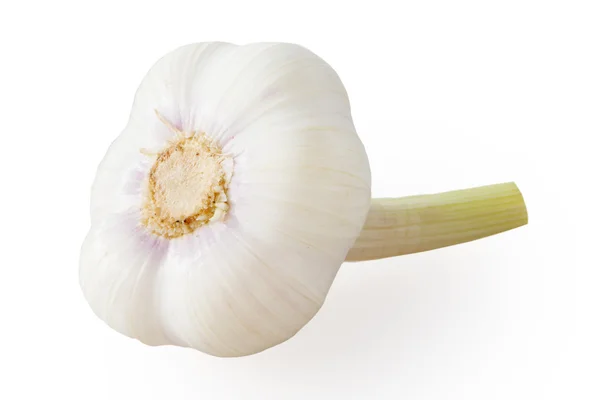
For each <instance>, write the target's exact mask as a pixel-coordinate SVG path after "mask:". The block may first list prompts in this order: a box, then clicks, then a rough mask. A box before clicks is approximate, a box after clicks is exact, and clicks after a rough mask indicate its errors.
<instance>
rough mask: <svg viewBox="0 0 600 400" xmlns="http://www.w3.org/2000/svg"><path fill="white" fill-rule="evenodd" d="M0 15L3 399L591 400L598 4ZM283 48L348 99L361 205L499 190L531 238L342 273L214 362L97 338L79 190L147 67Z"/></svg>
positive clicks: (598, 301) (335, 5) (137, 4)
mask: <svg viewBox="0 0 600 400" xmlns="http://www.w3.org/2000/svg"><path fill="white" fill-rule="evenodd" d="M351 4H352V2H351V1H339V2H333V1H325V0H321V1H306V0H302V1H297V2H284V1H242V0H239V1H237V2H235V1H219V0H214V1H199V0H196V1H175V0H170V1H161V2H157V1H104V2H85V1H71V2H68V1H12V2H9V1H6V2H2V5H0V43H1V47H0V49H1V53H0V71H1V74H0V133H1V139H0V149H1V152H0V191H1V197H0V205H1V207H0V210H1V214H0V215H1V221H2V222H1V224H0V237H1V238H2V242H1V243H2V245H1V246H2V254H3V259H2V262H1V268H2V275H1V279H0V398H1V399H7V400H9V399H10V400H12V399H47V398H61V399H86V400H94V399H112V400H125V399H127V400H131V399H215V400H217V399H308V398H310V399H312V398H315V399H337V398H340V399H343V398H346V399H401V398H403V399H478V400H480V399H486V400H492V399H578V400H584V399H599V398H600V383H599V381H600V346H599V339H600V324H599V318H600V294H599V293H600V290H599V287H600V272H599V271H600V262H599V260H598V256H597V251H596V250H597V248H598V246H599V245H600V242H599V238H600V233H599V230H598V213H597V210H598V208H599V206H600V204H599V198H598V196H597V194H598V187H597V186H598V184H599V182H598V174H597V173H598V171H600V168H598V162H597V157H598V141H597V139H598V136H599V133H600V23H599V21H600V12H599V10H598V7H597V4H598V2H597V1H574V0H570V1H548V0H545V1H525V0H519V1H438V2H433V1H418V2H417V1H410V2H409V1H387V2H386V1H375V0H369V1H361V2H355V3H354V5H351ZM208 40H220V41H231V42H235V43H239V44H242V43H248V42H254V41H289V42H295V43H299V44H302V45H304V46H306V47H308V48H309V49H311V50H313V51H314V52H316V53H317V54H319V55H320V56H321V57H323V58H324V59H325V60H326V61H328V62H329V63H330V64H331V65H332V66H333V67H334V68H335V69H336V70H337V71H338V73H339V75H340V76H341V78H342V80H343V81H344V83H345V85H346V88H347V90H348V92H349V94H350V98H351V102H352V107H353V115H354V118H355V123H356V126H357V129H358V131H359V134H360V135H361V138H362V140H363V141H364V144H365V146H366V148H367V151H368V153H369V156H370V160H371V165H372V173H373V194H374V195H375V196H399V195H409V194H418V193H430V192H436V191H444V190H450V189H459V188H466V187H471V186H476V185H485V184H491V183H497V182H504V181H516V182H517V184H518V185H519V187H520V188H521V190H522V192H523V194H524V196H525V199H526V201H527V205H528V209H529V215H530V224H529V225H528V226H526V227H524V228H519V229H517V230H514V231H511V232H508V233H504V234H502V235H498V236H496V237H492V238H488V239H484V240H480V241H477V242H473V243H469V244H464V245H460V246H456V247H452V248H447V249H442V250H438V251H434V252H429V253H423V254H416V255H410V256H405V257H401V258H397V259H390V260H386V261H377V262H365V263H359V264H352V265H345V266H343V267H342V269H341V271H340V273H339V276H338V278H337V279H336V281H335V283H334V285H333V287H332V289H331V292H330V295H329V297H328V300H327V302H326V303H325V305H324V307H323V309H322V311H321V312H320V313H319V314H318V315H317V317H316V318H315V319H314V320H313V321H312V322H311V323H310V324H309V325H307V326H306V328H305V329H303V330H302V331H301V332H300V333H299V334H298V335H297V336H295V337H294V338H293V339H291V340H290V341H288V342H287V343H285V344H283V345H280V346H278V347H276V348H273V349H270V350H268V351H266V352H264V353H261V354H258V355H255V356H250V357H245V358H238V359H219V358H215V357H211V356H207V355H204V354H202V353H199V352H195V351H193V350H189V349H180V348H173V347H162V348H151V347H147V346H144V345H142V344H140V343H138V342H136V341H133V340H130V339H127V338H125V337H123V336H121V335H119V334H117V333H116V332H113V331H111V330H110V329H109V328H108V327H107V326H106V325H104V324H103V323H102V322H101V321H100V320H98V319H97V318H96V317H95V316H94V315H93V313H92V312H91V310H90V309H89V308H88V306H87V304H86V302H85V300H84V298H83V296H82V294H81V293H80V290H79V287H78V257H79V246H80V244H81V241H82V240H83V237H84V235H85V233H86V231H87V229H88V226H89V225H88V224H89V219H88V218H89V217H88V204H89V194H90V193H89V189H90V185H91V182H92V179H93V177H94V174H95V169H96V166H97V164H98V163H99V161H100V160H101V158H102V156H103V155H104V152H105V150H106V148H107V146H108V145H109V143H110V142H111V141H112V140H113V139H114V138H115V136H116V135H118V133H119V132H120V130H121V129H122V128H123V127H124V125H125V122H126V120H127V118H128V113H129V109H130V106H131V102H132V99H133V94H134V92H135V90H136V87H137V85H138V84H139V82H140V81H141V79H142V78H143V76H144V74H145V73H146V71H147V70H148V68H149V67H150V66H151V65H152V64H153V63H154V62H155V61H156V60H157V59H158V58H159V57H161V56H162V55H163V54H164V53H166V52H168V51H170V50H172V49H174V48H175V47H178V46H180V45H183V44H187V43H190V42H196V41H208Z"/></svg>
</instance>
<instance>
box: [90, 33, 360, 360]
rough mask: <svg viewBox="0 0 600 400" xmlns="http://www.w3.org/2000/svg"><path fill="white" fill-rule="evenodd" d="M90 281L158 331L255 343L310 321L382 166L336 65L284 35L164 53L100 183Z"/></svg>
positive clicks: (143, 326)
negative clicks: (375, 166)
mask: <svg viewBox="0 0 600 400" xmlns="http://www.w3.org/2000/svg"><path fill="white" fill-rule="evenodd" d="M91 203H92V204H91V228H90V231H89V233H88V235H87V237H86V239H85V241H84V243H83V246H82V251H81V259H80V284H81V287H82V290H83V293H84V295H85V297H86V299H87V301H88V302H89V304H90V306H91V308H92V309H93V311H94V312H95V313H96V315H97V316H98V317H100V318H101V319H102V320H104V321H105V322H106V323H107V324H108V325H109V326H111V327H112V328H113V329H115V330H117V331H118V332H120V333H122V334H124V335H127V336H129V337H132V338H136V339H139V340H140V341H141V342H143V343H146V344H149V345H166V344H171V345H177V346H185V347H192V348H195V349H197V350H200V351H202V352H205V353H208V354H212V355H216V356H224V357H227V356H243V355H249V354H253V353H257V352H260V351H262V350H265V349H267V348H269V347H272V346H274V345H277V344H279V343H281V342H283V341H285V340H287V339H289V338H290V337H292V336H293V335H294V334H295V333H296V332H298V331H299V330H300V329H301V328H302V327H303V326H304V325H305V324H306V323H307V322H308V321H309V320H310V319H311V318H312V317H313V316H314V315H315V314H316V313H317V311H318V310H319V308H320V307H321V305H322V304H323V302H324V300H325V297H326V296H327V293H328V291H329V288H330V286H331V284H332V282H333V279H334V277H335V275H336V273H337V271H338V269H339V267H340V265H341V264H342V263H343V262H344V260H345V258H346V255H347V253H348V251H349V249H350V248H351V247H352V246H353V244H354V242H355V240H356V238H357V237H358V235H359V233H360V232H361V228H362V227H363V224H364V223H365V219H366V217H367V213H368V211H369V206H370V204H371V176H370V169H369V163H368V159H367V155H366V152H365V149H364V147H363V145H362V143H361V141H360V139H359V137H358V135H357V134H356V131H355V128H354V125H353V122H352V117H351V113H350V105H349V101H348V96H347V94H346V91H345V89H344V86H343V85H342V82H341V81H340V79H339V78H338V76H337V74H336V73H335V72H334V70H333V69H332V68H331V67H330V66H329V65H328V64H327V63H325V62H324V61H323V60H322V59H321V58H319V57H318V56H316V55H315V54H313V53H312V52H310V51H308V50H306V49H305V48H303V47H300V46H297V45H293V44H285V43H256V44H250V45H245V46H237V45H233V44H228V43H198V44H192V45H188V46H184V47H181V48H179V49H177V50H175V51H173V52H172V53H169V54H167V55H166V56H164V57H163V58H162V59H160V60H159V61H158V62H157V63H156V64H155V65H154V66H153V67H152V68H151V70H150V71H149V72H148V74H147V76H146V77H145V78H144V80H143V81H142V83H141V85H140V87H139V89H138V91H137V93H136V95H135V100H134V104H133V107H132V111H131V115H130V119H129V121H128V123H127V126H126V127H125V129H124V130H123V131H122V132H121V134H120V135H119V136H118V137H117V139H116V140H115V141H114V142H113V143H112V144H111V146H110V148H109V150H108V152H107V153H106V155H105V157H104V159H103V160H102V162H101V164H100V166H99V168H98V171H97V175H96V178H95V182H94V185H93V189H92V198H91Z"/></svg>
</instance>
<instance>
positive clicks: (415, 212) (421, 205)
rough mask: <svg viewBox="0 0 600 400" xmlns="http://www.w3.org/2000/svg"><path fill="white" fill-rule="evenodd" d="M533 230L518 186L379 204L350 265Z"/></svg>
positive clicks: (503, 185)
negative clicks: (520, 229) (526, 228)
mask: <svg viewBox="0 0 600 400" xmlns="http://www.w3.org/2000/svg"><path fill="white" fill-rule="evenodd" d="M526 224H527V209H526V207H525V202H524V200H523V196H522V195H521V192H520V191H519V189H518V187H517V185H516V184H515V183H513V182H510V183H501V184H496V185H489V186H481V187H476V188H471V189H463V190H454V191H450V192H444V193H438V194H428V195H419V196H409V197H402V198H395V199H387V198H386V199H373V200H372V203H371V208H370V210H369V214H368V216H367V220H366V222H365V225H364V227H363V230H362V231H361V233H360V236H359V237H358V239H357V240H356V242H355V244H354V246H353V248H352V249H351V250H350V251H349V253H348V255H347V256H346V261H366V260H375V259H381V258H387V257H394V256H399V255H403V254H411V253H419V252H423V251H428V250H434V249H439V248H442V247H447V246H452V245H455V244H459V243H465V242H469V241H472V240H476V239H481V238H484V237H487V236H491V235H495V234H497V233H500V232H504V231H508V230H510V229H514V228H517V227H519V226H522V225H526Z"/></svg>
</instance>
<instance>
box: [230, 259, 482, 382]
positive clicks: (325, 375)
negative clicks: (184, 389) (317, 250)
mask: <svg viewBox="0 0 600 400" xmlns="http://www.w3.org/2000/svg"><path fill="white" fill-rule="evenodd" d="M482 260H483V258H482V257H481V258H480V257H479V256H478V255H477V253H476V252H474V253H471V254H469V253H468V252H467V253H466V254H465V252H464V249H463V251H461V252H460V253H457V252H455V251H452V250H439V251H438V252H435V253H424V254H416V255H411V256H406V257H400V258H392V259H387V260H379V261H375V262H369V263H358V264H346V265H344V266H342V269H341V270H340V273H339V274H338V277H337V278H336V281H335V282H334V285H333V287H332V288H331V291H330V293H329V296H328V299H327V301H326V302H325V305H324V306H323V308H322V309H321V311H320V312H319V313H318V314H317V316H316V317H315V318H314V319H313V320H312V321H311V322H310V323H309V324H308V325H307V326H306V327H305V328H304V329H303V330H302V331H301V332H299V333H298V334H297V335H296V336H295V337H294V338H292V339H290V340H289V341H288V342H286V343H284V344H282V345H280V346H277V347H275V348H273V349H270V350H267V351H265V352H263V353H261V354H258V355H255V356H252V357H244V358H240V359H237V360H236V361H235V362H234V363H230V364H228V365H227V366H226V367H225V365H223V367H224V369H227V370H228V372H230V373H232V374H233V375H236V374H240V377H239V378H241V376H242V375H243V376H244V378H247V379H251V380H253V381H254V382H255V383H258V382H261V383H264V384H266V385H278V386H285V387H288V388H290V389H293V388H294V387H303V388H305V387H306V385H313V386H315V387H319V388H321V389H326V388H330V389H333V388H335V387H340V385H348V384H352V381H353V380H365V379H373V380H381V379H385V374H389V373H393V374H402V372H403V371H409V370H410V369H411V368H417V367H419V365H423V363H427V360H428V359H431V358H432V357H433V358H435V357H439V352H440V351H442V352H446V353H447V354H448V357H452V356H453V352H457V351H459V350H452V349H449V347H448V343H447V342H448V337H452V335H453V332H454V333H456V329H455V327H456V324H457V321H461V322H460V323H461V324H462V328H460V329H461V330H465V331H475V330H476V329H474V328H475V327H474V325H475V324H476V323H477V321H476V318H470V319H469V318H468V317H465V315H468V312H469V310H470V308H473V307H475V306H476V305H477V304H479V305H481V303H482V302H483V301H484V299H485V294H484V293H483V289H484V286H485V285H481V284H478V282H476V281H480V280H482V279H485V274H486V269H485V268H482V265H481V264H482ZM461 335H464V332H461ZM467 339H468V338H467ZM436 352H437V355H434V354H436ZM388 379H389V377H388Z"/></svg>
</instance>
